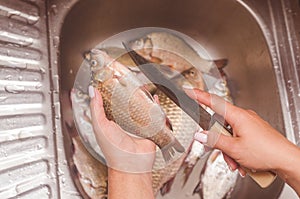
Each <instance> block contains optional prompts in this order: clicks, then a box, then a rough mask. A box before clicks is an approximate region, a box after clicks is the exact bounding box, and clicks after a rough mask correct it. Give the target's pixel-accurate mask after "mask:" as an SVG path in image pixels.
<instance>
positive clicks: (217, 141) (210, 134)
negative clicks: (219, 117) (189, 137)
mask: <svg viewBox="0 0 300 199" xmlns="http://www.w3.org/2000/svg"><path fill="white" fill-rule="evenodd" d="M194 139H195V140H197V141H199V142H200V143H202V144H204V145H206V146H208V147H211V148H217V149H220V150H221V151H223V152H225V153H226V154H228V155H229V156H232V154H234V151H233V147H232V146H234V145H236V139H235V138H234V137H230V136H226V135H223V134H221V133H217V132H214V131H202V132H196V133H195V135H194Z"/></svg>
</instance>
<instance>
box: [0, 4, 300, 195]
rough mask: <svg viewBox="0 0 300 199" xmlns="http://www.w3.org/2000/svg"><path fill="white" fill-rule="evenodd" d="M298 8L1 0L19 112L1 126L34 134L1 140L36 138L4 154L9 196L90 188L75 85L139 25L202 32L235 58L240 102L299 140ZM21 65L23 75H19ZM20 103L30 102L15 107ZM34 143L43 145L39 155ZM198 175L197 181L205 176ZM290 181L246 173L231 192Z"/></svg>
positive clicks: (234, 85)
mask: <svg viewBox="0 0 300 199" xmlns="http://www.w3.org/2000/svg"><path fill="white" fill-rule="evenodd" d="M299 10H300V9H299V4H298V2H297V1H296V0H287V1H280V0H278V1H277V0H274V1H273V0H267V1H259V0H253V1H250V0H249V1H248V0H245V1H233V0H211V1H205V0H191V1H188V2H185V1H180V0H165V1H159V0H152V1H144V0H141V1H132V0H128V1H127V0H126V1H117V0H111V1H102V0H68V1H67V0H46V1H39V0H26V1H15V2H12V1H9V0H3V1H1V2H0V15H1V16H3V21H6V20H5V19H7V26H6V25H3V24H4V23H2V22H1V25H0V28H1V29H0V40H1V41H0V43H1V44H5V45H1V46H0V47H1V48H0V50H1V51H0V63H1V65H0V68H1V69H2V68H3V72H5V73H3V74H4V75H1V76H0V78H1V80H0V88H1V90H0V92H1V93H0V94H1V98H0V110H1V108H3V110H4V111H5V110H10V111H7V113H1V114H0V117H1V118H0V119H1V125H2V128H3V129H1V130H0V131H1V132H2V131H3V135H9V134H10V133H15V134H17V133H16V132H19V131H22V130H23V132H25V134H24V135H23V134H22V136H15V137H13V138H12V137H7V138H6V137H4V136H3V138H2V137H0V138H1V139H0V149H2V148H4V147H7V146H8V149H11V150H12V148H14V147H17V146H20V145H25V146H28V147H25V148H23V149H24V150H23V151H21V150H19V151H18V153H19V154H18V155H16V154H14V153H7V154H8V155H5V154H4V155H2V156H0V160H1V163H0V166H1V165H3V166H4V167H0V168H4V169H0V181H1V182H2V181H4V180H5V181H9V182H10V181H14V182H12V183H10V184H9V185H6V186H5V187H4V188H3V189H1V188H0V196H1V198H9V197H16V196H20V197H29V198H30V197H31V198H32V197H33V196H35V197H36V196H38V197H41V198H81V197H84V196H85V195H84V194H83V195H81V193H82V188H81V187H80V186H78V179H76V175H75V174H76V172H75V173H74V170H72V165H71V164H70V162H69V163H68V161H69V160H70V157H71V155H72V147H73V146H72V144H71V139H72V135H70V128H69V127H70V126H72V120H73V119H72V110H71V107H70V103H69V102H70V99H69V92H70V90H71V89H72V87H73V83H74V79H75V76H76V72H77V70H78V68H79V67H80V65H81V62H82V61H83V56H82V55H83V53H84V52H85V51H87V50H89V49H91V48H93V47H94V46H96V44H98V43H99V42H101V41H102V40H104V39H106V38H108V37H110V36H112V35H114V34H117V33H119V32H122V31H125V30H128V29H132V28H138V27H149V26H152V27H163V28H170V29H174V30H177V31H180V32H182V33H184V34H186V35H188V36H190V37H192V38H193V39H195V40H197V41H198V42H199V43H200V44H201V45H203V47H204V48H205V49H206V50H207V51H208V53H209V54H210V55H211V57H212V58H216V59H218V58H227V59H228V60H229V64H228V66H227V67H226V68H225V72H226V74H227V75H228V78H229V86H230V90H231V92H232V97H233V99H234V103H235V104H236V105H238V106H241V107H244V108H247V109H253V110H255V111H256V112H258V114H259V115H261V116H262V117H263V118H264V119H266V120H267V121H268V122H270V123H271V124H272V125H273V126H274V127H275V128H276V129H278V130H279V131H280V132H282V134H284V135H285V136H286V137H287V138H288V139H290V140H291V141H292V142H294V143H295V144H298V145H299V140H300V139H299V134H300V133H299V132H300V114H299V111H300V107H299V106H300V99H299V98H300V94H299V93H300V90H299V86H300V85H299V77H300V72H299V68H300V52H299V41H300V40H299V33H297V31H299V29H300V28H299V26H300V25H299V24H296V23H294V22H296V19H297V17H298V16H299V15H300V11H299ZM5 17H6V18H5ZM0 19H1V18H0ZM11 24H13V26H11ZM20 24H21V25H20ZM26 28H27V29H26ZM16 29H18V30H17V31H15V30H16ZM6 32H7V33H9V34H7V33H6ZM297 34H298V35H297ZM16 38H17V39H16ZM18 38H19V39H18ZM8 52H10V53H8ZM24 65H25V66H26V67H23V66H24ZM41 66H42V67H41ZM6 69H7V70H6ZM20 71H21V72H20ZM16 72H18V74H19V73H21V74H22V78H17V79H14V77H15V75H14V74H16ZM6 73H7V74H6ZM8 75H11V77H12V78H7V77H8ZM24 79H25V80H24ZM22 81H23V82H22ZM24 82H25V83H24ZM7 86H8V87H7ZM8 88H9V89H8ZM7 96H8V98H5V97H7ZM14 97H15V98H14ZM6 99H9V100H6ZM13 99H18V100H15V101H14V100H13ZM27 99H29V100H27ZM18 102H19V103H23V104H25V105H26V106H27V107H28V108H22V105H20V107H18V106H17V107H15V104H17V103H18ZM25 105H24V106H25ZM28 105H29V106H28ZM27 115H29V117H27ZM61 115H62V116H61ZM23 116H24V117H23ZM25 116H26V117H25ZM20 118H21V119H20ZM24 118H25V119H24ZM33 121H36V122H33ZM15 123H22V125H19V126H18V125H16V124H15ZM12 124H13V125H12ZM24 129H25V131H24ZM73 130H74V129H73ZM27 132H30V134H29V133H27ZM31 142H33V144H32V143H31ZM37 142H40V144H38V145H36V143H37ZM26 144H27V145H26ZM31 145H34V146H37V149H38V150H37V151H38V152H36V150H35V151H34V153H33V155H32V154H31V151H32V147H30V146H31ZM9 146H11V147H10V148H9ZM1 147H2V148H1ZM27 150H29V151H30V153H29V152H28V151H27ZM12 151H13V150H12ZM0 152H1V151H0ZM8 152H9V151H8ZM11 154H12V155H11ZM24 154H27V155H28V154H29V155H28V158H26V160H22V157H23V156H24ZM26 157H27V156H26ZM33 157H34V158H33ZM30 158H32V159H30ZM12 162H14V163H13V164H12ZM25 163H26V164H25ZM35 163H37V164H35ZM32 165H33V166H32ZM30 166H31V167H30ZM39 166H42V167H39ZM24 168H25V171H27V170H29V169H28V168H41V169H42V172H41V173H42V174H41V175H43V178H42V179H43V183H41V184H42V185H41V184H38V183H36V182H37V181H36V180H34V179H33V178H34V177H36V176H37V174H35V173H34V172H33V173H30V172H27V173H28V175H27V176H23V177H22V178H18V179H16V178H15V176H16V175H17V174H18V172H15V170H17V171H22V169H23V170H24ZM197 168H198V169H199V168H200V167H197ZM10 173H12V174H13V175H9V174H10ZM199 173H200V169H199V171H198V174H199ZM198 174H197V175H195V176H193V178H192V179H191V180H190V184H193V183H196V180H197V179H198V177H199V176H198ZM45 176H46V177H45ZM31 181H32V182H33V183H32V184H30V182H31ZM25 182H26V183H25ZM175 184H176V183H175ZM25 185H26V186H25ZM29 185H30V186H29ZM283 186H284V183H283V182H282V181H281V180H280V179H279V178H278V179H277V180H276V181H275V182H274V183H273V184H272V185H271V186H270V187H268V188H266V189H261V188H259V187H258V185H256V184H255V183H254V182H253V181H252V180H251V179H250V178H248V177H247V178H245V179H238V181H237V185H236V187H235V188H234V191H233V192H232V194H231V196H232V198H256V199H257V198H270V199H271V198H279V197H281V198H282V199H284V198H286V197H288V198H291V197H295V198H296V196H294V195H293V194H292V195H289V196H286V195H284V194H286V192H289V189H288V188H285V189H284V192H282V189H283ZM0 187H1V186H0ZM190 193H191V187H186V188H184V189H183V190H180V188H172V190H171V193H170V194H169V195H166V196H164V197H162V196H158V198H199V196H198V195H192V194H190Z"/></svg>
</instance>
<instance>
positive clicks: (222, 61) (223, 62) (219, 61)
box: [213, 59, 228, 69]
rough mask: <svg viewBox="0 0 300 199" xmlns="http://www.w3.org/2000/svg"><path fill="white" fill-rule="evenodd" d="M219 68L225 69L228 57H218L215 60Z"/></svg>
mask: <svg viewBox="0 0 300 199" xmlns="http://www.w3.org/2000/svg"><path fill="white" fill-rule="evenodd" d="M213 62H214V63H215V65H216V66H217V68H218V69H223V68H225V66H227V64H228V59H217V60H213Z"/></svg>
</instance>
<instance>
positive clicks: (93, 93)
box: [89, 86, 95, 99]
mask: <svg viewBox="0 0 300 199" xmlns="http://www.w3.org/2000/svg"><path fill="white" fill-rule="evenodd" d="M89 96H90V98H91V99H92V98H93V97H95V91H94V87H93V86H89Z"/></svg>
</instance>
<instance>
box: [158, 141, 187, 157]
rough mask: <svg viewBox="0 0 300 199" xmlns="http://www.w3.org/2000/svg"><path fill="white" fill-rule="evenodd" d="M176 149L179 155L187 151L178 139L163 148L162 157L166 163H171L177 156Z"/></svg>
mask: <svg viewBox="0 0 300 199" xmlns="http://www.w3.org/2000/svg"><path fill="white" fill-rule="evenodd" d="M174 149H175V150H176V151H177V152H179V153H183V152H184V151H185V149H184V147H183V146H182V145H181V144H180V143H179V142H178V140H177V139H176V138H175V139H174V140H173V141H172V142H171V143H170V144H168V145H167V146H165V147H163V148H161V152H162V155H163V157H164V160H165V161H166V162H169V161H170V160H171V158H172V157H173V156H174V155H175V150H174Z"/></svg>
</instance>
